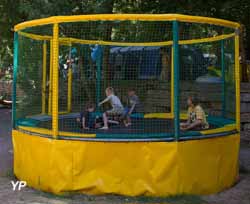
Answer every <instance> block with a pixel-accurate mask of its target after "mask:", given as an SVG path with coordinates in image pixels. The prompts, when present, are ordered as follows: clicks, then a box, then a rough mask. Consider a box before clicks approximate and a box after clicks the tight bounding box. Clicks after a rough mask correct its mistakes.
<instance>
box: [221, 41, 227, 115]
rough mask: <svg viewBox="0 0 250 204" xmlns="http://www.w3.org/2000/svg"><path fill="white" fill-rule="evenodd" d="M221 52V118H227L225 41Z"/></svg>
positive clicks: (222, 42) (222, 43)
mask: <svg viewBox="0 0 250 204" xmlns="http://www.w3.org/2000/svg"><path fill="white" fill-rule="evenodd" d="M220 51H221V79H222V113H221V116H222V117H225V116H226V115H225V113H226V78H225V49H224V40H221V44H220Z"/></svg>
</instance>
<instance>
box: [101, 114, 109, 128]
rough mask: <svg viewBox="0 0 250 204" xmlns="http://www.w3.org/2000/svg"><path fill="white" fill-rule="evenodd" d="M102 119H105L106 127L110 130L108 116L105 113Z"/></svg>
mask: <svg viewBox="0 0 250 204" xmlns="http://www.w3.org/2000/svg"><path fill="white" fill-rule="evenodd" d="M102 117H103V123H104V127H105V128H108V117H107V114H106V113H103V115H102Z"/></svg>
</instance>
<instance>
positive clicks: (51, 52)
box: [48, 40, 53, 115]
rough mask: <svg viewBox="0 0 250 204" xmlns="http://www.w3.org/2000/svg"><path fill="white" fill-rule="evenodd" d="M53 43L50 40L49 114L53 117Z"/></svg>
mask: <svg viewBox="0 0 250 204" xmlns="http://www.w3.org/2000/svg"><path fill="white" fill-rule="evenodd" d="M52 42H53V41H52V40H50V65H49V102H48V114H49V115H51V103H52V84H53V82H52V73H53V43H52Z"/></svg>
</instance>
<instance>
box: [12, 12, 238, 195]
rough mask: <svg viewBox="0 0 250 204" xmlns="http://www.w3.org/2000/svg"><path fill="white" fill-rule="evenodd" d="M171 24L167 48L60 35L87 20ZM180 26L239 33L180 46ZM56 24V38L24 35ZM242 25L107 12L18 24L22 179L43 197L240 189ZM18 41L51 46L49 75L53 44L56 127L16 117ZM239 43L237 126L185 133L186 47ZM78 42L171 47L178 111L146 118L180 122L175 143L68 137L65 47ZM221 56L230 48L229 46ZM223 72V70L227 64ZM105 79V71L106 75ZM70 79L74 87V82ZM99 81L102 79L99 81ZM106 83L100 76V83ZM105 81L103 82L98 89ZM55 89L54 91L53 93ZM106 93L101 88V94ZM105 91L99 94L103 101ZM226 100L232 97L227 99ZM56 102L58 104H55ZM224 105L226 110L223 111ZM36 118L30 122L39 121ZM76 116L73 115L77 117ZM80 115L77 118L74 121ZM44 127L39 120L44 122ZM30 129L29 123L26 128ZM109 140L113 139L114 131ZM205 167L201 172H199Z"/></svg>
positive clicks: (15, 134) (18, 164)
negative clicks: (62, 85)
mask: <svg viewBox="0 0 250 204" xmlns="http://www.w3.org/2000/svg"><path fill="white" fill-rule="evenodd" d="M102 20H103V21H114V20H117V21H127V20H139V21H140V20H141V21H169V22H172V26H173V40H171V41H166V42H145V43H137V42H135V43H124V42H108V41H99V40H82V39H75V38H63V37H59V24H60V23H64V22H86V21H102ZM179 22H189V23H198V24H212V25H218V26H224V27H228V28H232V29H234V32H233V33H230V34H226V35H224V34H222V35H218V36H215V37H209V38H202V39H190V40H179V39H178V35H179V29H178V26H179V25H178V24H179ZM49 24H51V25H53V36H46V35H37V34H31V33H28V32H24V31H23V30H24V29H25V28H29V27H35V26H42V25H49ZM239 28H240V24H238V23H235V22H231V21H227V20H222V19H215V18H208V17H200V16H187V15H179V14H159V15H155V14H100V15H79V16H55V17H50V18H44V19H39V20H32V21H28V22H24V23H21V24H18V25H16V26H15V28H14V29H15V34H14V72H13V106H12V109H13V111H12V120H13V130H12V140H13V149H14V173H15V175H16V176H17V178H19V179H20V180H25V181H27V184H28V185H29V186H32V187H34V188H36V189H40V190H43V191H48V192H52V193H56V194H63V193H65V192H68V191H75V192H81V193H87V194H92V195H93V194H108V193H112V194H122V195H129V196H138V195H149V196H167V195H177V194H178V195H180V194H199V195H200V194H211V193H216V192H219V191H221V190H223V189H226V188H228V187H230V186H232V185H233V184H234V183H235V181H236V180H237V178H238V153H239V142H240V75H239ZM18 36H25V37H27V38H30V39H34V40H39V41H42V42H44V44H43V75H46V70H45V69H46V64H45V63H46V61H47V60H46V57H45V56H46V55H47V53H46V46H47V45H46V43H45V42H48V44H49V46H50V52H51V53H52V54H51V55H50V60H49V61H50V73H49V77H50V80H52V84H51V83H50V86H49V91H50V92H49V97H48V101H49V104H48V115H49V117H50V118H49V120H50V119H51V120H52V129H45V128H38V127H36V126H34V127H31V126H29V125H28V126H25V125H21V123H20V124H18V121H17V119H16V81H17V71H18ZM229 38H234V49H235V56H234V62H235V98H236V103H235V110H236V118H235V121H232V123H229V122H228V123H226V122H225V123H223V124H222V125H221V127H218V128H215V129H209V130H203V131H199V132H198V133H199V135H197V132H196V135H195V134H193V135H192V131H191V132H187V134H186V135H183V134H181V132H180V129H179V121H180V119H185V118H186V115H185V114H181V113H180V110H179V104H178V98H179V90H178V86H179V84H178V82H179V80H178V79H179V59H178V58H179V57H178V55H179V49H178V47H179V45H185V44H195V43H207V42H215V41H221V42H222V43H221V45H223V40H225V39H229ZM72 43H79V44H91V45H95V44H97V45H119V46H166V45H169V46H171V51H172V63H171V110H170V113H150V114H145V115H144V116H143V117H144V118H165V119H171V120H173V121H174V127H175V131H174V134H173V135H172V136H171V137H169V136H167V137H164V136H163V137H158V138H157V137H152V138H119V139H117V138H98V137H96V134H86V133H76V132H63V131H60V130H59V120H60V118H64V117H70V116H69V112H70V111H71V110H72V109H71V101H70V100H71V98H72V97H71V94H72V93H71V91H72V90H71V89H68V96H69V97H68V101H67V110H66V111H65V112H59V109H58V98H59V96H58V95H59V93H58V83H59V74H58V54H59V45H67V46H71V44H72ZM221 52H222V53H223V52H224V50H223V49H222V48H221ZM222 68H223V64H222ZM99 74H100V73H99ZM70 75H71V74H69V75H68V77H69V78H68V81H69V83H68V87H69V86H71V83H72V78H71V76H70ZM98 76H99V75H98ZM97 78H98V77H97ZM42 81H43V84H42V107H41V110H42V111H41V113H42V115H44V114H46V113H45V110H46V107H45V95H46V94H45V93H44V91H45V87H46V80H45V78H44V76H43V80H42ZM99 82H100V78H98V79H97V84H98V83H99ZM52 87H53V89H52ZM224 88H225V87H223V89H224ZM97 90H99V89H97ZM98 94H100V93H97V98H98V97H99V95H98ZM222 97H223V98H222V100H224V98H225V97H224V95H223V96H222ZM52 99H53V100H52ZM223 107H224V106H223ZM32 117H34V116H31V117H30V119H31V120H32ZM72 117H73V116H72ZM74 117H75V116H74ZM38 121H39V120H38ZM23 124H25V123H23ZM107 134H108V133H107ZM197 166H199V168H197Z"/></svg>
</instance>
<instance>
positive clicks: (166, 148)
mask: <svg viewBox="0 0 250 204" xmlns="http://www.w3.org/2000/svg"><path fill="white" fill-rule="evenodd" d="M13 145H14V173H15V175H16V176H17V178H18V179H20V180H24V181H27V183H28V185H29V186H31V187H34V188H36V189H40V190H43V191H47V192H52V193H55V194H62V193H64V192H81V193H85V194H107V193H112V194H121V195H128V196H138V195H149V196H168V195H177V194H211V193H216V192H219V191H222V190H223V189H226V188H228V187H230V186H232V185H233V184H234V182H235V181H236V179H237V176H238V152H239V134H233V135H230V136H224V137H217V138H209V139H201V140H189V141H182V142H92V141H88V142H87V141H70V140H54V139H50V138H44V137H39V136H36V135H30V134H28V133H23V132H20V131H17V130H13Z"/></svg>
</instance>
